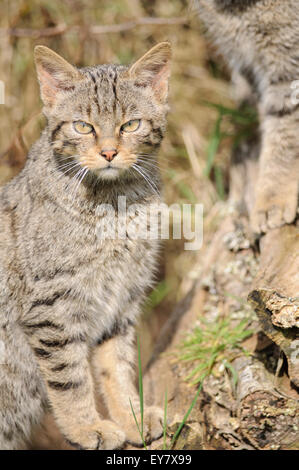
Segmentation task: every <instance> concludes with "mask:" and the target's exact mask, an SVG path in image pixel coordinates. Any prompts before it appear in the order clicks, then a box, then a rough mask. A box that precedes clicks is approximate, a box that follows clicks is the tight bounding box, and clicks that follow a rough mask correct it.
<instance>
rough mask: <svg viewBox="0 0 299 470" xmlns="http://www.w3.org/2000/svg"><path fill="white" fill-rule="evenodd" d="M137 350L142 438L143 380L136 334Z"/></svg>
mask: <svg viewBox="0 0 299 470" xmlns="http://www.w3.org/2000/svg"><path fill="white" fill-rule="evenodd" d="M137 350H138V381H139V402H140V416H141V433H142V439H143V413H144V407H143V405H144V402H143V380H142V368H141V353H140V342H139V337H138V336H137Z"/></svg>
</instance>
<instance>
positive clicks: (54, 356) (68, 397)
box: [23, 302, 125, 450]
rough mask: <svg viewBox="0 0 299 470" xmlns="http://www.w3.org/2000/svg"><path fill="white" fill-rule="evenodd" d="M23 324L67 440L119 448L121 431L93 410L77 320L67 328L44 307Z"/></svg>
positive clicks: (77, 445) (81, 445) (85, 445)
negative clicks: (39, 312)
mask: <svg viewBox="0 0 299 470" xmlns="http://www.w3.org/2000/svg"><path fill="white" fill-rule="evenodd" d="M57 303H58V302H57ZM45 310H46V311H47V315H45ZM56 318H57V317H56ZM59 318H60V317H59ZM23 328H24V330H25V332H26V334H27V337H28V339H29V343H30V345H31V347H32V349H33V351H34V354H35V357H36V360H37V362H38V365H39V368H40V371H41V374H42V376H43V379H44V381H45V384H46V387H47V393H48V399H49V402H50V406H51V408H52V412H53V415H54V417H55V420H56V422H57V424H58V427H59V429H60V431H61V433H62V434H63V435H64V437H65V438H66V440H67V441H68V442H69V443H70V444H71V445H72V446H73V447H75V448H77V449H91V450H97V449H116V448H120V447H121V446H122V444H123V443H124V441H125V434H124V432H123V431H122V430H120V429H119V427H118V426H117V425H116V424H114V423H113V422H111V421H106V420H102V419H101V418H100V416H99V414H98V413H97V411H96V405H95V399H94V384H93V381H92V377H91V373H90V370H89V362H88V354H89V348H88V345H87V342H86V339H85V337H84V335H83V334H82V333H81V332H80V330H81V331H82V329H83V328H81V325H80V323H78V325H77V327H76V326H74V325H72V328H70V325H66V324H63V323H62V322H58V321H57V319H55V314H54V312H53V313H51V311H50V309H49V307H45V308H44V310H43V312H41V314H40V315H38V314H37V312H35V314H34V317H32V318H29V319H26V321H25V322H24V323H23Z"/></svg>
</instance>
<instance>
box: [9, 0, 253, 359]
mask: <svg viewBox="0 0 299 470" xmlns="http://www.w3.org/2000/svg"><path fill="white" fill-rule="evenodd" d="M0 4H1V13H2V14H1V17H0V38H1V51H0V80H2V81H3V82H4V84H5V104H1V105H0V120H1V126H0V184H4V183H5V182H7V181H8V180H9V179H10V178H12V177H13V176H14V175H16V174H17V173H18V172H19V171H20V170H21V168H22V167H23V165H24V162H25V160H26V155H27V152H28V149H29V148H30V146H31V145H32V143H33V142H34V141H35V140H36V139H37V138H38V136H39V133H40V131H41V129H42V128H43V126H44V120H43V117H42V115H41V112H40V111H41V102H40V98H39V90H38V84H37V79H36V74H35V69H34V63H33V48H34V46H35V45H37V44H43V45H46V46H48V47H50V48H52V49H54V50H55V51H56V52H58V53H59V54H61V55H62V56H63V57H65V58H66V59H67V60H68V61H70V62H71V63H74V64H76V65H77V66H85V65H93V64H99V63H109V62H115V63H122V64H128V63H130V62H131V61H133V60H135V59H137V58H138V57H139V56H141V55H143V54H144V53H145V52H146V51H147V50H148V49H149V48H150V47H152V46H153V45H154V44H156V43H157V42H160V41H163V40H169V41H170V42H171V43H172V45H173V51H174V54H173V66H172V78H171V84H170V113H169V127H168V132H167V137H166V138H165V141H164V143H163V147H162V151H161V156H160V163H161V171H162V175H163V179H164V187H165V200H166V202H167V203H168V204H172V203H191V204H194V203H197V202H199V203H202V204H204V215H205V217H204V243H205V244H208V243H209V240H210V239H211V237H212V236H213V233H214V232H215V230H216V227H217V225H218V224H219V220H221V218H222V217H223V211H224V201H225V199H226V197H227V190H228V167H229V161H230V154H231V148H232V147H233V146H234V145H236V143H237V142H239V140H240V139H241V138H242V137H243V136H244V135H246V134H247V132H248V130H250V127H251V126H252V125H253V124H254V118H253V116H252V115H250V114H249V115H248V114H247V115H246V113H245V114H240V113H239V111H236V110H235V109H234V105H233V104H232V100H231V96H230V95H231V93H230V86H229V76H228V73H227V71H226V70H225V68H224V66H223V64H222V62H221V59H220V58H219V57H217V55H216V54H215V51H214V50H213V48H212V47H211V46H210V45H209V43H208V41H207V40H206V38H205V36H204V34H203V29H202V25H201V24H200V21H199V18H198V17H197V15H196V13H195V12H194V10H193V9H192V7H191V8H190V5H189V4H188V1H187V0H171V1H170V0H169V1H167V0H151V1H147V0H113V1H111V0H63V1H62V0H39V1H37V0H0ZM202 251H203V250H199V251H197V252H195V251H193V252H192V251H184V242H183V241H178V240H170V241H168V242H166V243H165V245H164V250H163V253H162V255H161V261H160V273H159V279H158V283H157V287H156V289H155V291H154V292H153V293H152V294H150V297H149V302H148V304H147V306H146V307H145V312H144V317H143V322H142V324H141V327H140V328H141V330H140V333H141V335H142V341H141V343H142V349H143V355H142V357H143V361H146V360H147V359H148V357H149V355H150V351H151V349H152V345H153V342H154V340H155V338H156V336H157V334H158V332H159V331H160V329H161V326H162V324H163V323H164V321H165V320H166V319H167V317H168V316H169V315H170V313H171V311H172V309H173V307H174V305H175V304H176V303H177V302H178V301H179V300H180V299H182V298H183V297H184V295H185V294H186V293H187V292H188V290H189V289H190V287H191V285H192V282H193V279H194V278H196V277H198V271H199V270H200V266H201V256H202V255H201V253H202Z"/></svg>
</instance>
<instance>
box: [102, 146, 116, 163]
mask: <svg viewBox="0 0 299 470" xmlns="http://www.w3.org/2000/svg"><path fill="white" fill-rule="evenodd" d="M101 155H102V157H104V158H105V160H107V162H111V161H112V160H113V158H114V157H116V155H117V150H116V149H111V148H110V149H103V150H101Z"/></svg>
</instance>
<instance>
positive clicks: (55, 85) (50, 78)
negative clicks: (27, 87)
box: [34, 46, 82, 107]
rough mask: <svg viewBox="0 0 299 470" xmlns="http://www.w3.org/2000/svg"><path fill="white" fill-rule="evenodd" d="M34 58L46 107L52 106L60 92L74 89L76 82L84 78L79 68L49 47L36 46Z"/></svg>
mask: <svg viewBox="0 0 299 470" xmlns="http://www.w3.org/2000/svg"><path fill="white" fill-rule="evenodd" d="M34 60H35V65H36V70H37V76H38V80H39V84H40V92H41V98H42V101H43V103H44V105H45V106H46V107H52V106H53V105H54V104H55V101H56V99H57V96H58V94H59V93H64V92H67V91H69V90H72V89H73V87H74V84H75V82H77V81H79V80H82V75H81V74H80V72H79V70H77V69H76V68H75V67H74V66H73V65H71V64H69V63H68V62H67V61H66V60H64V59H63V58H62V57H60V55H58V54H56V52H54V51H52V50H51V49H49V48H48V47H45V46H36V47H35V49H34Z"/></svg>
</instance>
